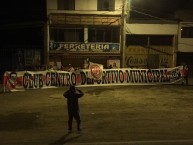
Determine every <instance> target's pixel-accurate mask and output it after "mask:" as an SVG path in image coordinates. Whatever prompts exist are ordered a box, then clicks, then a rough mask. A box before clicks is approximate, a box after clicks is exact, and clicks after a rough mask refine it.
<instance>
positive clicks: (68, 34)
mask: <svg viewBox="0 0 193 145" xmlns="http://www.w3.org/2000/svg"><path fill="white" fill-rule="evenodd" d="M50 40H53V41H55V42H84V29H83V28H79V29H77V28H67V29H62V28H61V29H59V28H51V29H50Z"/></svg>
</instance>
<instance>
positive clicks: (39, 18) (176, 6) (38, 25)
mask: <svg viewBox="0 0 193 145" xmlns="http://www.w3.org/2000/svg"><path fill="white" fill-rule="evenodd" d="M131 8H132V11H131V18H133V19H135V18H136V19H141V18H142V19H143V18H152V17H150V16H153V17H154V16H155V17H158V18H169V19H173V18H174V12H175V11H177V10H184V9H185V10H190V9H191V10H192V9H193V0H132V1H131ZM138 12H139V13H138ZM149 15H150V16H149ZM0 19H1V21H0V26H1V27H0V30H1V34H3V36H4V37H3V38H2V39H1V40H2V41H4V42H6V43H7V42H9V43H13V44H18V43H24V44H33V41H32V40H34V43H36V44H43V40H42V39H43V38H42V37H43V36H42V35H43V32H42V27H43V23H45V22H46V19H47V18H46V0H11V1H6V0H5V1H3V2H2V3H1V5H0ZM28 34H30V36H28ZM18 35H21V36H23V37H22V38H19V37H16V36H18ZM24 39H25V40H24Z"/></svg>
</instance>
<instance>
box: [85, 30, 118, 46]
mask: <svg viewBox="0 0 193 145" xmlns="http://www.w3.org/2000/svg"><path fill="white" fill-rule="evenodd" d="M88 41H89V42H111V43H119V28H117V27H116V28H114V27H110V28H90V29H89V30H88Z"/></svg>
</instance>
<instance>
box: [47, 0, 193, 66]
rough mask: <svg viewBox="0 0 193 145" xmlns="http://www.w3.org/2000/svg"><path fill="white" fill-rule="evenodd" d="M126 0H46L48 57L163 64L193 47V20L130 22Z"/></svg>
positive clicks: (172, 62)
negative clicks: (127, 19)
mask: <svg viewBox="0 0 193 145" xmlns="http://www.w3.org/2000/svg"><path fill="white" fill-rule="evenodd" d="M126 2H128V1H125V0H92V1H91V0H47V17H48V21H47V25H46V45H45V52H44V54H45V56H46V57H45V62H47V64H49V63H53V62H58V64H59V65H62V66H64V67H66V66H68V64H69V63H70V64H72V65H74V66H75V67H80V68H86V67H87V62H88V60H89V61H92V62H96V63H100V64H103V65H104V68H108V66H109V65H110V64H113V63H115V62H116V64H117V67H131V68H160V67H174V66H176V65H179V62H178V61H181V60H179V53H181V52H187V53H191V52H193V49H192V45H193V44H192V42H193V41H192V23H189V22H188V23H178V22H177V21H173V22H170V23H167V22H166V23H164V22H161V23H148V22H143V23H132V22H130V23H127V24H125V25H124V20H126V19H125V17H123V14H125V10H126V14H127V12H129V11H127V10H128V9H127V8H128V7H127V3H126Z"/></svg>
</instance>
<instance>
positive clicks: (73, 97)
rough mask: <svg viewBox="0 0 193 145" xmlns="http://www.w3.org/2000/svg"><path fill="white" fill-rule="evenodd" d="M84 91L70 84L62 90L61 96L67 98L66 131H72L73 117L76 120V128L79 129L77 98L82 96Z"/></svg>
mask: <svg viewBox="0 0 193 145" xmlns="http://www.w3.org/2000/svg"><path fill="white" fill-rule="evenodd" d="M83 95H84V93H83V92H82V91H81V90H79V89H77V88H75V86H70V89H69V90H67V91H66V92H64V94H63V96H64V97H65V98H67V109H68V132H69V133H71V132H72V121H73V118H74V119H75V120H76V122H77V130H78V131H81V126H80V124H81V119H80V114H79V103H78V99H79V98H80V97H82V96H83Z"/></svg>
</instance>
